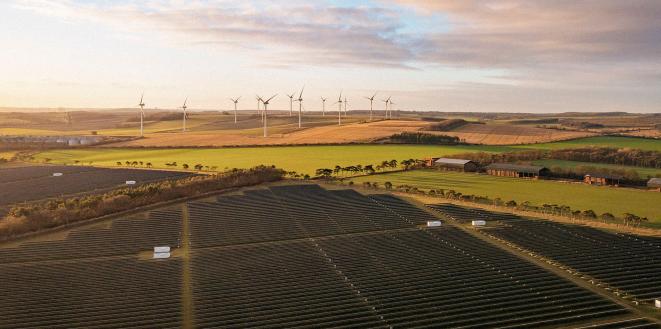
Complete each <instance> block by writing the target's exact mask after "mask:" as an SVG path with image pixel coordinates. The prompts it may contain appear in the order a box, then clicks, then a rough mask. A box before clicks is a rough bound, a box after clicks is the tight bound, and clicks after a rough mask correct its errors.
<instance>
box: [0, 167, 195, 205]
mask: <svg viewBox="0 0 661 329" xmlns="http://www.w3.org/2000/svg"><path fill="white" fill-rule="evenodd" d="M54 173H62V174H63V175H62V176H60V177H54V176H53V174H54ZM186 175H188V174H187V173H181V172H173V171H158V170H140V169H101V168H94V167H83V166H27V167H14V168H3V169H0V205H8V204H12V203H18V202H24V201H34V200H40V199H45V198H51V197H58V196H62V195H70V194H76V193H82V192H93V191H96V190H103V189H108V188H112V187H115V186H121V185H124V184H125V183H126V181H128V180H134V181H136V182H137V183H138V184H140V183H145V182H151V181H156V180H162V179H166V178H178V177H184V176H186Z"/></svg>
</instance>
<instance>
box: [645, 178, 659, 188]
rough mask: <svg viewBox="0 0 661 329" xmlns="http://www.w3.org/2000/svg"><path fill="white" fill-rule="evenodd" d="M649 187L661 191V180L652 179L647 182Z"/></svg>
mask: <svg viewBox="0 0 661 329" xmlns="http://www.w3.org/2000/svg"><path fill="white" fill-rule="evenodd" d="M647 187H649V188H653V189H655V190H657V191H661V178H650V180H648V181H647Z"/></svg>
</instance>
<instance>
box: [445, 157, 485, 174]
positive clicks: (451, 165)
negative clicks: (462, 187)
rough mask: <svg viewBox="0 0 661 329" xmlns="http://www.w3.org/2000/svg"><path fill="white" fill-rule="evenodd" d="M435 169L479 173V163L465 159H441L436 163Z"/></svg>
mask: <svg viewBox="0 0 661 329" xmlns="http://www.w3.org/2000/svg"><path fill="white" fill-rule="evenodd" d="M434 167H437V168H443V169H447V170H457V171H469V172H473V171H477V169H478V165H477V163H475V162H473V161H471V160H464V159H448V158H439V159H438V160H436V161H434Z"/></svg>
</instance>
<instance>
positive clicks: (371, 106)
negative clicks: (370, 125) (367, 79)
mask: <svg viewBox="0 0 661 329" xmlns="http://www.w3.org/2000/svg"><path fill="white" fill-rule="evenodd" d="M374 97H376V93H374V95H372V97H365V98H367V99H369V101H370V121H372V109H373V106H374Z"/></svg>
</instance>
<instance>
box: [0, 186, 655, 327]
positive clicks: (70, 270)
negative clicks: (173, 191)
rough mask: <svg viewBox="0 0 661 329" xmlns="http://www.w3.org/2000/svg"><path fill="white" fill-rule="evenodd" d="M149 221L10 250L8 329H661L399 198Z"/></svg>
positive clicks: (228, 203)
mask: <svg viewBox="0 0 661 329" xmlns="http://www.w3.org/2000/svg"><path fill="white" fill-rule="evenodd" d="M338 204H341V205H343V206H342V207H338V206H337V205H338ZM146 217H147V218H122V219H117V220H114V221H112V222H111V223H109V225H108V226H105V227H102V226H95V227H86V228H81V229H76V230H73V231H71V232H70V233H69V234H68V236H66V237H64V238H63V239H61V240H52V241H33V242H29V243H24V244H19V245H13V246H8V247H5V246H0V280H1V281H2V282H4V283H8V284H6V291H5V294H4V295H3V298H2V300H0V327H2V328H25V327H48V328H65V327H66V328H92V327H104V328H105V327H107V328H110V327H115V328H124V327H142V328H153V327H159V328H166V327H167V328H274V327H277V328H309V327H315V328H331V327H332V328H339V327H355V328H366V327H370V328H372V327H385V328H388V327H397V328H413V327H438V326H439V325H443V326H444V327H461V328H478V327H479V328H483V327H509V328H546V329H550V328H568V327H571V328H577V327H583V326H587V325H590V324H594V323H600V324H602V325H603V328H628V327H631V326H636V328H654V327H655V324H654V323H653V322H652V320H651V319H647V318H645V317H641V316H640V314H637V313H635V312H633V311H632V310H629V309H627V308H625V307H623V306H622V305H619V304H618V303H616V302H615V301H613V300H611V299H609V298H606V297H604V296H602V295H600V294H598V293H596V292H594V291H590V290H588V289H586V288H585V287H581V286H580V285H578V284H577V283H576V282H575V281H572V280H570V279H568V278H567V277H562V276H560V275H558V274H556V273H553V272H551V271H549V270H548V269H546V268H544V267H541V266H539V265H536V264H534V263H532V262H529V261H526V260H524V259H522V258H520V257H517V256H516V255H513V254H511V253H510V252H507V251H505V250H503V249H501V248H499V247H497V246H495V245H493V244H490V243H489V242H486V241H484V240H483V239H480V238H478V237H476V236H474V235H472V234H470V233H468V232H466V231H464V230H463V229H461V228H459V227H457V226H453V225H445V224H444V225H443V227H440V228H426V227H420V224H424V223H425V222H426V221H427V220H435V219H436V217H434V216H432V215H431V214H430V213H427V212H425V211H423V210H421V209H419V208H416V207H415V206H413V205H411V204H409V203H407V202H405V201H403V200H401V199H398V198H396V197H393V196H390V195H370V196H365V195H361V194H359V193H357V192H355V191H352V190H335V191H328V190H324V189H322V188H320V187H319V186H316V185H305V186H272V187H270V188H262V189H256V190H248V191H245V192H244V193H243V194H234V195H224V196H219V197H218V198H215V199H207V200H205V201H195V202H189V203H186V204H182V205H178V206H176V207H171V208H169V209H163V210H157V211H152V212H150V213H149V215H148V216H146ZM446 224H448V223H446ZM146 232H150V234H145V233H146ZM154 246H170V247H171V255H170V258H165V259H152V250H153V247H154ZM45 260H47V263H45V262H44V261H45ZM72 280H75V282H76V284H73V285H69V284H67V285H63V283H68V282H70V281H72ZM494 305H498V307H497V308H494V307H493V306H494ZM26 310H29V311H26Z"/></svg>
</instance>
